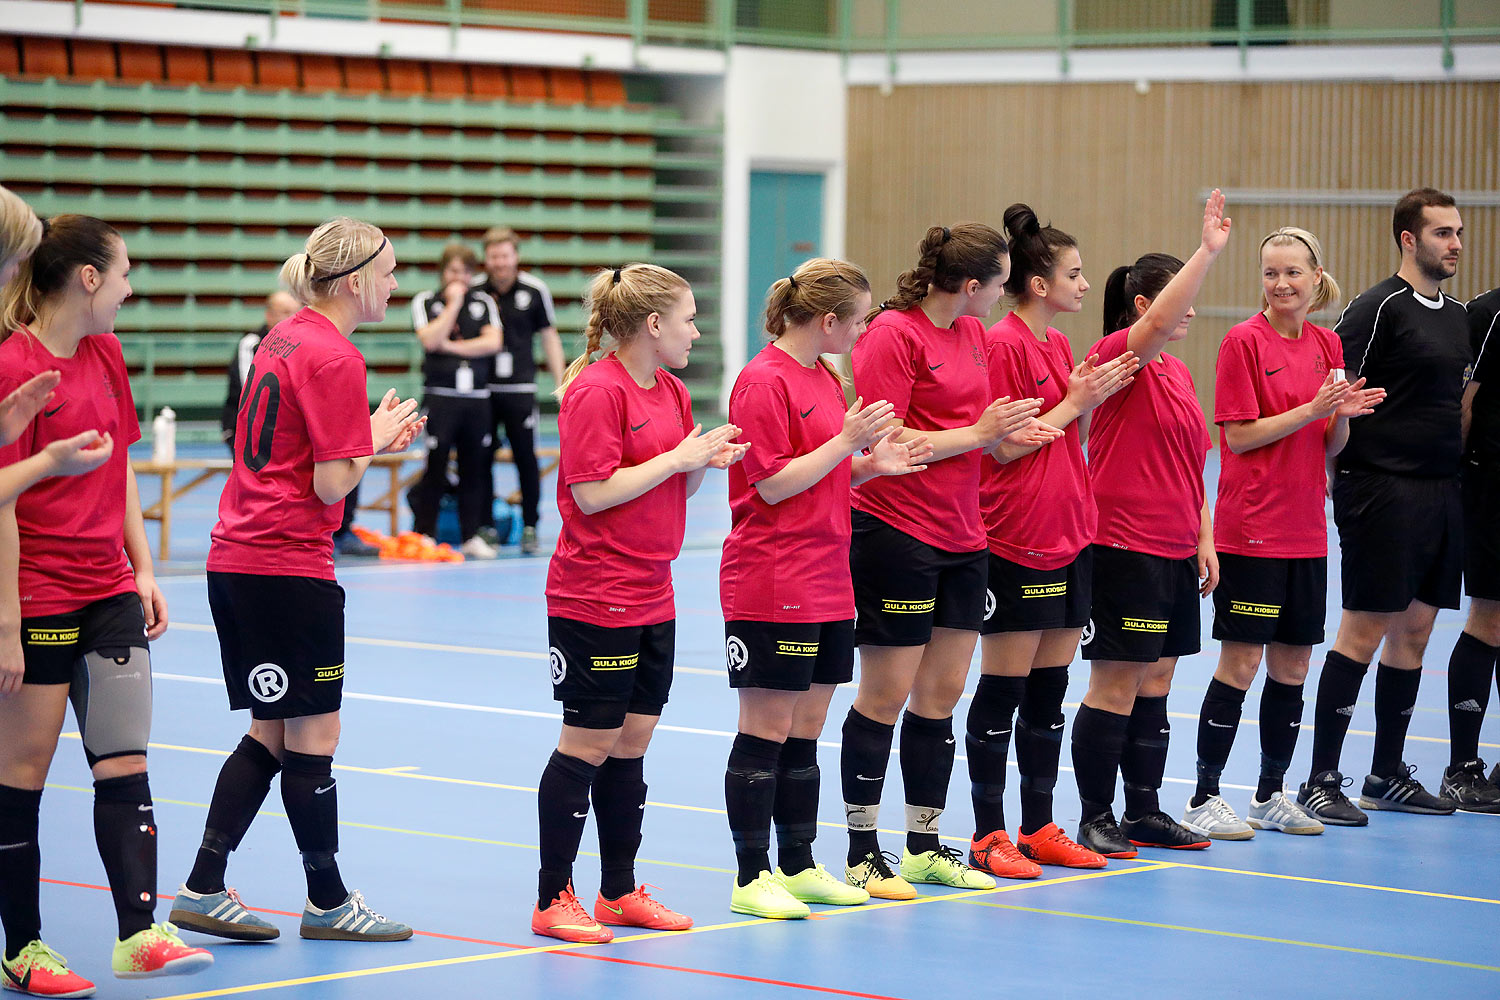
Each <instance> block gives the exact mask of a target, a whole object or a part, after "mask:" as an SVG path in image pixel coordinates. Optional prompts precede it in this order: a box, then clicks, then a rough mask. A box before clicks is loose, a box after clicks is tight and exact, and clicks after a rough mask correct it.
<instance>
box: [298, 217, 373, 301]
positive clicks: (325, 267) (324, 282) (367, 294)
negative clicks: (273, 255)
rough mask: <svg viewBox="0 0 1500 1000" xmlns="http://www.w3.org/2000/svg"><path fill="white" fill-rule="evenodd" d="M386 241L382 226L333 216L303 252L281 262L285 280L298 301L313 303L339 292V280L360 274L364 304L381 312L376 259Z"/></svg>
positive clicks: (309, 238)
mask: <svg viewBox="0 0 1500 1000" xmlns="http://www.w3.org/2000/svg"><path fill="white" fill-rule="evenodd" d="M386 242H387V241H386V237H385V233H383V232H381V231H380V228H379V227H378V226H372V225H371V224H370V223H368V222H361V221H359V220H358V219H351V218H349V217H348V216H345V215H341V216H339V217H338V218H335V219H329V220H328V221H327V222H325V223H323V224H322V225H321V226H319V227H318V228H317V229H314V230H313V231H312V235H310V236H308V238H307V243H306V245H305V246H304V247H303V251H302V253H295V254H292V256H290V257H288V258H287V261H286V263H285V264H282V265H281V283H282V285H284V286H285V287H286V290H287V291H289V292H291V293H292V297H293V298H295V299H296V300H297V301H298V302H305V303H308V304H309V305H311V304H313V303H316V302H320V301H323V300H326V299H328V298H331V297H332V296H333V295H335V294H337V292H338V289H339V285H338V280H339V279H341V278H347V277H351V276H354V275H358V276H359V279H360V285H359V287H360V293H359V294H360V301H361V305H363V306H364V307H365V309H366V311H368V312H371V313H374V312H377V311H378V310H379V308H380V306H381V303H380V301H379V298H380V282H379V281H378V280H377V279H378V278H379V275H377V274H376V272H375V258H376V257H378V256H379V255H380V251H381V250H382V249H384V248H385V244H386Z"/></svg>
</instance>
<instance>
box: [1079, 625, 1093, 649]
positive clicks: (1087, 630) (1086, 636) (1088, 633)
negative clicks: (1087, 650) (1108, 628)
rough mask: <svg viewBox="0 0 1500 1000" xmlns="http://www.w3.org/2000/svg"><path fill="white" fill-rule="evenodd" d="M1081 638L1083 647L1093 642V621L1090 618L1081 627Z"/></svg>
mask: <svg viewBox="0 0 1500 1000" xmlns="http://www.w3.org/2000/svg"><path fill="white" fill-rule="evenodd" d="M1081 638H1082V640H1083V645H1085V646H1087V645H1088V644H1089V643H1091V642H1093V641H1094V619H1092V618H1090V619H1089V623H1088V624H1087V625H1085V626H1084V627H1083V635H1082V636H1081Z"/></svg>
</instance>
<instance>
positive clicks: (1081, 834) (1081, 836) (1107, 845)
mask: <svg viewBox="0 0 1500 1000" xmlns="http://www.w3.org/2000/svg"><path fill="white" fill-rule="evenodd" d="M1078 843H1079V844H1080V845H1082V846H1083V847H1086V848H1088V849H1089V850H1091V851H1093V852H1094V853H1095V854H1098V855H1101V856H1103V857H1106V858H1117V859H1120V860H1124V861H1128V860H1130V859H1131V858H1133V857H1135V856H1136V855H1137V854H1139V853H1140V852H1139V851H1137V850H1136V849H1135V845H1134V844H1132V843H1131V842H1130V841H1129V840H1128V839H1127V838H1126V836H1125V834H1123V833H1121V832H1120V827H1119V824H1117V823H1116V822H1115V814H1114V813H1112V812H1110V811H1108V810H1105V811H1104V812H1102V813H1100V814H1099V815H1098V816H1093V817H1090V818H1089V819H1085V820H1082V821H1081V822H1080V823H1079V824H1078Z"/></svg>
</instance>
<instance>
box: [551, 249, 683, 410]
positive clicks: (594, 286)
mask: <svg viewBox="0 0 1500 1000" xmlns="http://www.w3.org/2000/svg"><path fill="white" fill-rule="evenodd" d="M687 290H688V283H687V282H686V281H685V280H683V278H682V276H681V275H678V274H676V273H674V272H672V271H668V270H667V269H666V268H664V267H657V266H656V265H655V264H626V265H625V266H623V267H616V268H613V269H611V270H607V271H600V272H599V273H598V274H596V275H594V280H592V281H590V282H589V288H588V291H587V292H586V293H585V295H584V307H585V308H586V309H588V312H589V318H588V321H587V322H586V323H585V324H584V328H583V332H584V347H583V353H582V354H580V355H579V356H578V357H577V358H575V359H574V360H573V363H572V364H571V365H569V366H568V370H567V371H566V372H564V373H563V380H562V383H561V384H559V385H558V387H557V389H556V390H554V391H553V395H554V396H556V397H557V398H558V399H562V398H563V394H564V393H566V392H567V391H568V386H570V385H572V384H573V380H574V379H576V378H577V377H578V376H579V375H580V374H581V373H582V372H583V370H584V368H586V367H588V365H589V363H590V362H592V361H593V360H594V355H595V354H597V353H599V351H601V350H603V347H604V338H605V337H609V338H610V339H611V340H613V341H614V342H615V343H616V344H628V343H630V342H631V341H632V340H634V339H635V338H636V335H637V334H639V333H640V331H641V326H642V325H643V324H644V323H645V322H646V318H647V317H648V316H650V315H651V314H652V313H665V312H667V311H668V310H669V309H671V308H672V306H674V305H675V304H676V303H677V299H678V297H679V296H680V295H682V293H683V292H685V291H687Z"/></svg>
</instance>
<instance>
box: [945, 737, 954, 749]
mask: <svg viewBox="0 0 1500 1000" xmlns="http://www.w3.org/2000/svg"><path fill="white" fill-rule="evenodd" d="M943 742H944V743H946V744H948V745H949V746H950V747H951V746H952V745H953V737H951V736H950V737H948V738H947V739H946V740H944V741H943Z"/></svg>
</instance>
